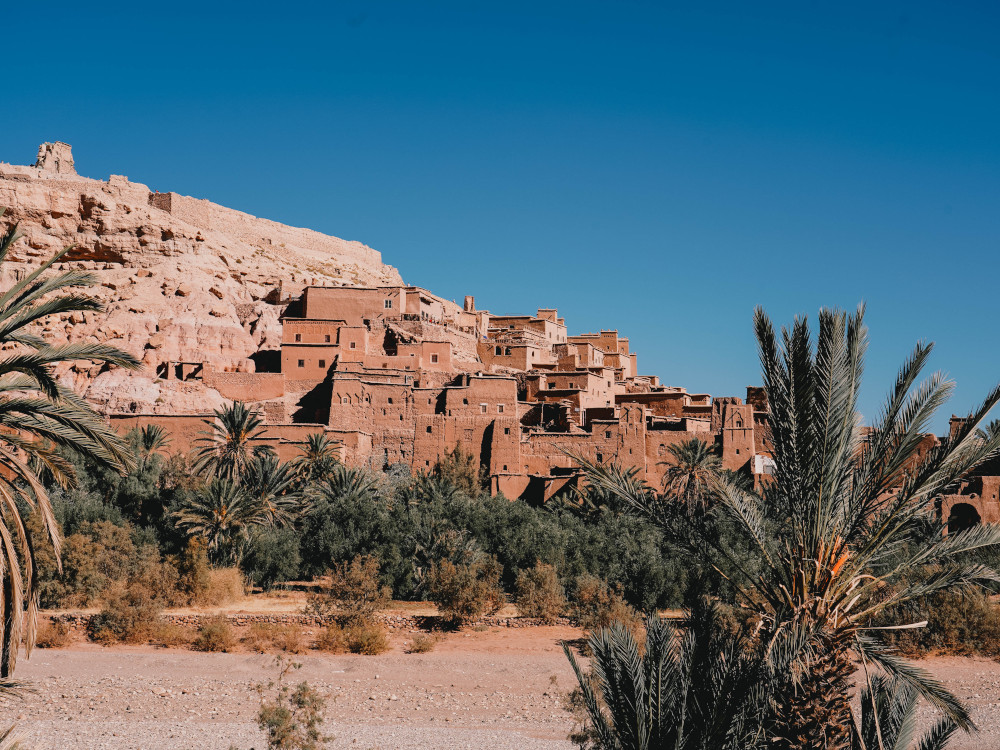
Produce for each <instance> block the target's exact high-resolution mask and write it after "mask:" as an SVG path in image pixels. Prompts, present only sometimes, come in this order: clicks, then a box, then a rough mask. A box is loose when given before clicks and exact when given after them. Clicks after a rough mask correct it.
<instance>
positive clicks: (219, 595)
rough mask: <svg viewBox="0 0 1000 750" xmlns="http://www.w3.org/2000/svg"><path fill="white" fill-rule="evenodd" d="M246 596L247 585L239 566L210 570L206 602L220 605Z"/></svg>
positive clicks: (210, 604)
mask: <svg viewBox="0 0 1000 750" xmlns="http://www.w3.org/2000/svg"><path fill="white" fill-rule="evenodd" d="M244 596H246V585H245V583H244V581H243V574H242V573H241V572H240V569H239V568H212V569H211V570H209V571H208V590H207V591H206V592H205V594H204V604H205V605H206V606H210V607H218V606H221V605H223V604H230V603H232V602H235V601H239V600H240V599H242V598H243V597H244Z"/></svg>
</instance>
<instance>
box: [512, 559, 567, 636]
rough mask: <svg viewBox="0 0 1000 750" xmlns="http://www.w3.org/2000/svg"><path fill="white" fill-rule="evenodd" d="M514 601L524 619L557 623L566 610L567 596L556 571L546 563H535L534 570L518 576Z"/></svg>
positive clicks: (525, 571)
mask: <svg viewBox="0 0 1000 750" xmlns="http://www.w3.org/2000/svg"><path fill="white" fill-rule="evenodd" d="M514 601H515V602H516V603H517V609H518V611H519V612H520V613H521V615H522V616H524V617H537V618H539V619H540V620H542V621H544V622H548V623H551V622H555V620H556V618H557V617H559V615H561V614H562V613H563V611H564V610H565V609H566V594H565V592H564V591H563V587H562V584H561V583H559V576H558V575H557V574H556V569H555V568H553V567H552V566H551V565H548V564H546V563H542V562H538V563H535V567H534V568H529V569H528V570H522V571H521V572H520V573H518V574H517V591H516V594H515V598H514Z"/></svg>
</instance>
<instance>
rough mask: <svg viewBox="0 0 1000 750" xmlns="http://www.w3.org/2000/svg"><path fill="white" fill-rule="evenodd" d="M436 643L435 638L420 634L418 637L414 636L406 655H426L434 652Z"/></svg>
mask: <svg viewBox="0 0 1000 750" xmlns="http://www.w3.org/2000/svg"><path fill="white" fill-rule="evenodd" d="M437 642H438V639H437V636H434V635H428V634H427V633H420V634H419V635H415V636H414V637H413V640H412V641H410V646H409V648H407V649H406V653H408V654H426V653H427V652H428V651H432V650H434V647H435V646H436V645H437Z"/></svg>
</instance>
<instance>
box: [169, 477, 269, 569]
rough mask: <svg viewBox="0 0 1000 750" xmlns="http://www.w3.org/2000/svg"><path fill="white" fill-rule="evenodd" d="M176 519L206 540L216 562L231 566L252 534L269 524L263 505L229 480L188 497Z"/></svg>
mask: <svg viewBox="0 0 1000 750" xmlns="http://www.w3.org/2000/svg"><path fill="white" fill-rule="evenodd" d="M173 516H174V519H175V521H176V523H177V526H178V527H180V528H181V529H183V530H184V531H185V532H186V533H187V534H188V536H198V537H201V538H202V539H204V540H205V543H206V544H207V546H208V549H209V551H210V552H212V553H213V555H214V557H215V558H216V560H225V561H227V562H230V563H235V562H238V561H239V559H240V557H241V554H242V551H243V550H242V547H243V544H244V543H245V542H246V541H247V540H248V539H249V538H250V531H251V530H252V529H254V528H255V527H259V526H266V525H268V523H269V520H268V514H267V512H266V510H265V509H264V507H263V505H262V504H261V503H260V502H259V501H258V500H257V499H256V498H254V497H251V496H250V495H248V494H247V493H246V492H244V491H243V489H242V488H241V487H240V486H239V485H238V484H236V482H233V481H231V480H229V479H213V480H212V481H211V482H209V483H208V485H207V486H206V487H205V489H204V490H202V491H201V492H199V493H197V494H195V495H191V496H187V497H186V498H185V499H184V500H183V501H182V502H181V505H180V507H179V508H178V509H177V510H176V511H174V513H173Z"/></svg>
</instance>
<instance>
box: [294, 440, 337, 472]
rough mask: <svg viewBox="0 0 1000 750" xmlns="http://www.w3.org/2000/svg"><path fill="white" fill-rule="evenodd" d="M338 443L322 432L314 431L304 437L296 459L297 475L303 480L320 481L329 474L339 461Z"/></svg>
mask: <svg viewBox="0 0 1000 750" xmlns="http://www.w3.org/2000/svg"><path fill="white" fill-rule="evenodd" d="M339 448H340V443H339V442H337V441H336V440H331V439H330V438H328V437H327V436H326V435H324V434H323V433H322V432H314V433H313V434H311V435H309V436H308V437H307V438H306V444H305V445H304V446H303V447H302V455H301V456H299V458H298V459H297V460H296V465H297V468H298V471H299V475H300V477H301V479H302V481H303V482H305V483H309V482H312V481H322V480H324V479H326V478H327V477H329V476H330V474H331V473H332V472H333V469H334V467H335V466H336V465H337V464H338V463H339V462H340V459H339V457H338V449H339Z"/></svg>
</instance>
